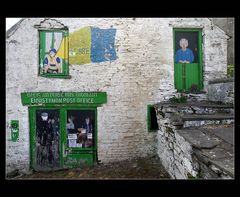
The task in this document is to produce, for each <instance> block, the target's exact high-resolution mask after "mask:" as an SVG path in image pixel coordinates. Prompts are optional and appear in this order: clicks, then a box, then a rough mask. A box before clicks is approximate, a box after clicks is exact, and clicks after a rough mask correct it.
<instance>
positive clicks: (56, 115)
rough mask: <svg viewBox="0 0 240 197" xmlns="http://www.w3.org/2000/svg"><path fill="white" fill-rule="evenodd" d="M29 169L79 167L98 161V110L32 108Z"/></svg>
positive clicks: (50, 169) (30, 111) (30, 115)
mask: <svg viewBox="0 0 240 197" xmlns="http://www.w3.org/2000/svg"><path fill="white" fill-rule="evenodd" d="M29 121H30V158H31V159H30V166H31V168H32V169H34V170H36V171H52V170H58V169H62V168H74V167H76V168H79V167H83V166H87V165H92V164H93V163H94V162H96V161H97V108H96V107H92V108H91V107H87V108H86V107H81V108H80V107H77V106H76V107H66V106H62V107H50V106H44V107H29Z"/></svg>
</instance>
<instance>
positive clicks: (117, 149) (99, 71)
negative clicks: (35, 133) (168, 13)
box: [6, 18, 226, 169]
mask: <svg viewBox="0 0 240 197" xmlns="http://www.w3.org/2000/svg"><path fill="white" fill-rule="evenodd" d="M42 20H43V19H41V18H38V19H26V20H24V21H23V22H22V23H21V26H20V27H19V29H18V30H16V32H15V33H14V34H13V35H12V36H11V37H10V38H9V39H7V65H6V68H7V96H6V99H7V103H6V104H7V113H6V118H7V119H6V120H7V122H6V124H7V125H8V123H9V121H10V120H11V119H19V121H20V123H19V124H20V140H19V142H18V143H13V142H10V141H7V144H6V146H7V158H6V161H7V165H11V166H12V167H13V168H14V165H17V166H18V167H19V168H23V167H22V166H25V167H26V166H28V163H29V125H28V111H27V107H23V106H22V105H21V100H20V93H21V92H25V91H106V92H107V95H108V103H107V104H104V105H103V106H102V107H99V108H98V156H99V159H100V160H101V161H103V162H110V161H116V160H123V159H127V158H130V157H133V156H145V155H147V154H154V153H155V152H156V147H155V140H156V133H148V131H147V104H154V103H156V102H159V101H162V100H164V99H168V98H169V97H171V96H173V95H174V94H176V90H175V89H174V75H173V74H174V70H173V35H172V27H173V26H174V27H177V26H178V27H204V30H203V32H204V33H205V37H204V40H205V42H204V43H205V45H206V47H204V48H203V50H204V51H205V52H204V53H210V54H212V55H213V56H214V58H212V59H211V58H209V55H207V54H206V55H205V57H204V58H205V59H204V62H205V65H206V66H204V68H205V70H206V76H205V79H212V78H214V77H215V75H216V72H215V70H214V69H215V68H219V66H220V67H221V69H219V73H220V74H224V71H223V70H224V69H225V56H226V53H225V51H224V50H223V49H224V48H226V46H225V44H226V42H225V40H224V39H225V37H224V36H222V34H221V33H222V32H218V31H217V30H211V23H210V21H209V20H208V19H206V18H204V19H177V18H172V19H167V18H165V19H161V18H154V19H151V18H136V19H133V18H113V19H112V18H108V19H104V18H82V19H76V18H75V19H71V18H60V19H57V20H59V21H60V22H61V23H63V24H64V25H66V26H68V27H69V32H70V33H71V32H73V31H76V30H78V29H80V28H83V27H86V26H96V27H99V28H110V27H113V28H116V29H117V32H116V38H115V47H116V52H117V56H118V58H117V60H115V61H112V62H101V63H90V64H85V65H70V67H69V69H70V75H71V79H50V78H43V77H39V76H38V75H37V74H38V46H39V39H38V30H37V29H35V28H34V27H33V26H34V25H36V24H39V23H40V22H41V21H42ZM184 21H185V22H184ZM208 34H214V35H208ZM220 34H221V35H220ZM218 35H220V37H221V38H220V39H219V38H218ZM213 37H214V39H213V41H212V40H210V41H208V39H212V38H213ZM222 38H223V39H222ZM212 43H216V47H215V46H213V45H212ZM218 43H220V47H219V44H218ZM222 45H223V46H222ZM219 49H220V50H221V52H220V51H217V50H219ZM217 55H221V57H218V56H217ZM222 56H223V58H222ZM221 58H222V59H221ZM210 67H211V68H210ZM220 71H223V72H220ZM9 136H10V129H9V128H8V127H7V138H9ZM20 166H21V167H20ZM9 169H10V168H9Z"/></svg>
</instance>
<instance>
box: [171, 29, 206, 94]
mask: <svg viewBox="0 0 240 197" xmlns="http://www.w3.org/2000/svg"><path fill="white" fill-rule="evenodd" d="M202 30H203V28H177V27H176V28H173V63H174V65H175V55H176V51H175V47H176V40H175V39H176V32H198V48H199V50H198V58H199V85H200V87H199V89H200V90H203V88H204V87H203V51H202V48H203V47H202V45H203V43H202ZM175 83H176V82H175V66H174V87H175V88H176V85H175Z"/></svg>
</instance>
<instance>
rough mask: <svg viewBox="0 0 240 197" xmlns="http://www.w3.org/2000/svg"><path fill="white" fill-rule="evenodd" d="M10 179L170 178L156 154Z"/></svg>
mask: <svg viewBox="0 0 240 197" xmlns="http://www.w3.org/2000/svg"><path fill="white" fill-rule="evenodd" d="M12 179H170V177H169V175H168V173H167V172H166V170H165V169H164V168H163V166H162V165H161V162H160V160H159V158H158V157H157V156H153V157H148V158H135V159H131V160H125V161H119V162H115V163H109V164H98V165H97V164H96V165H95V166H91V167H85V168H83V169H68V170H60V171H55V172H33V173H32V174H30V175H18V176H17V177H14V178H12Z"/></svg>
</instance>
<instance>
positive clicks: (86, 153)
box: [62, 108, 97, 168]
mask: <svg viewBox="0 0 240 197" xmlns="http://www.w3.org/2000/svg"><path fill="white" fill-rule="evenodd" d="M62 117H63V120H64V121H65V127H64V129H63V130H64V131H63V165H64V167H66V168H75V167H83V166H89V165H92V164H93V163H94V162H96V160H97V109H96V108H81V109H76V108H67V109H66V110H65V111H64V112H63V113H62Z"/></svg>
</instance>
